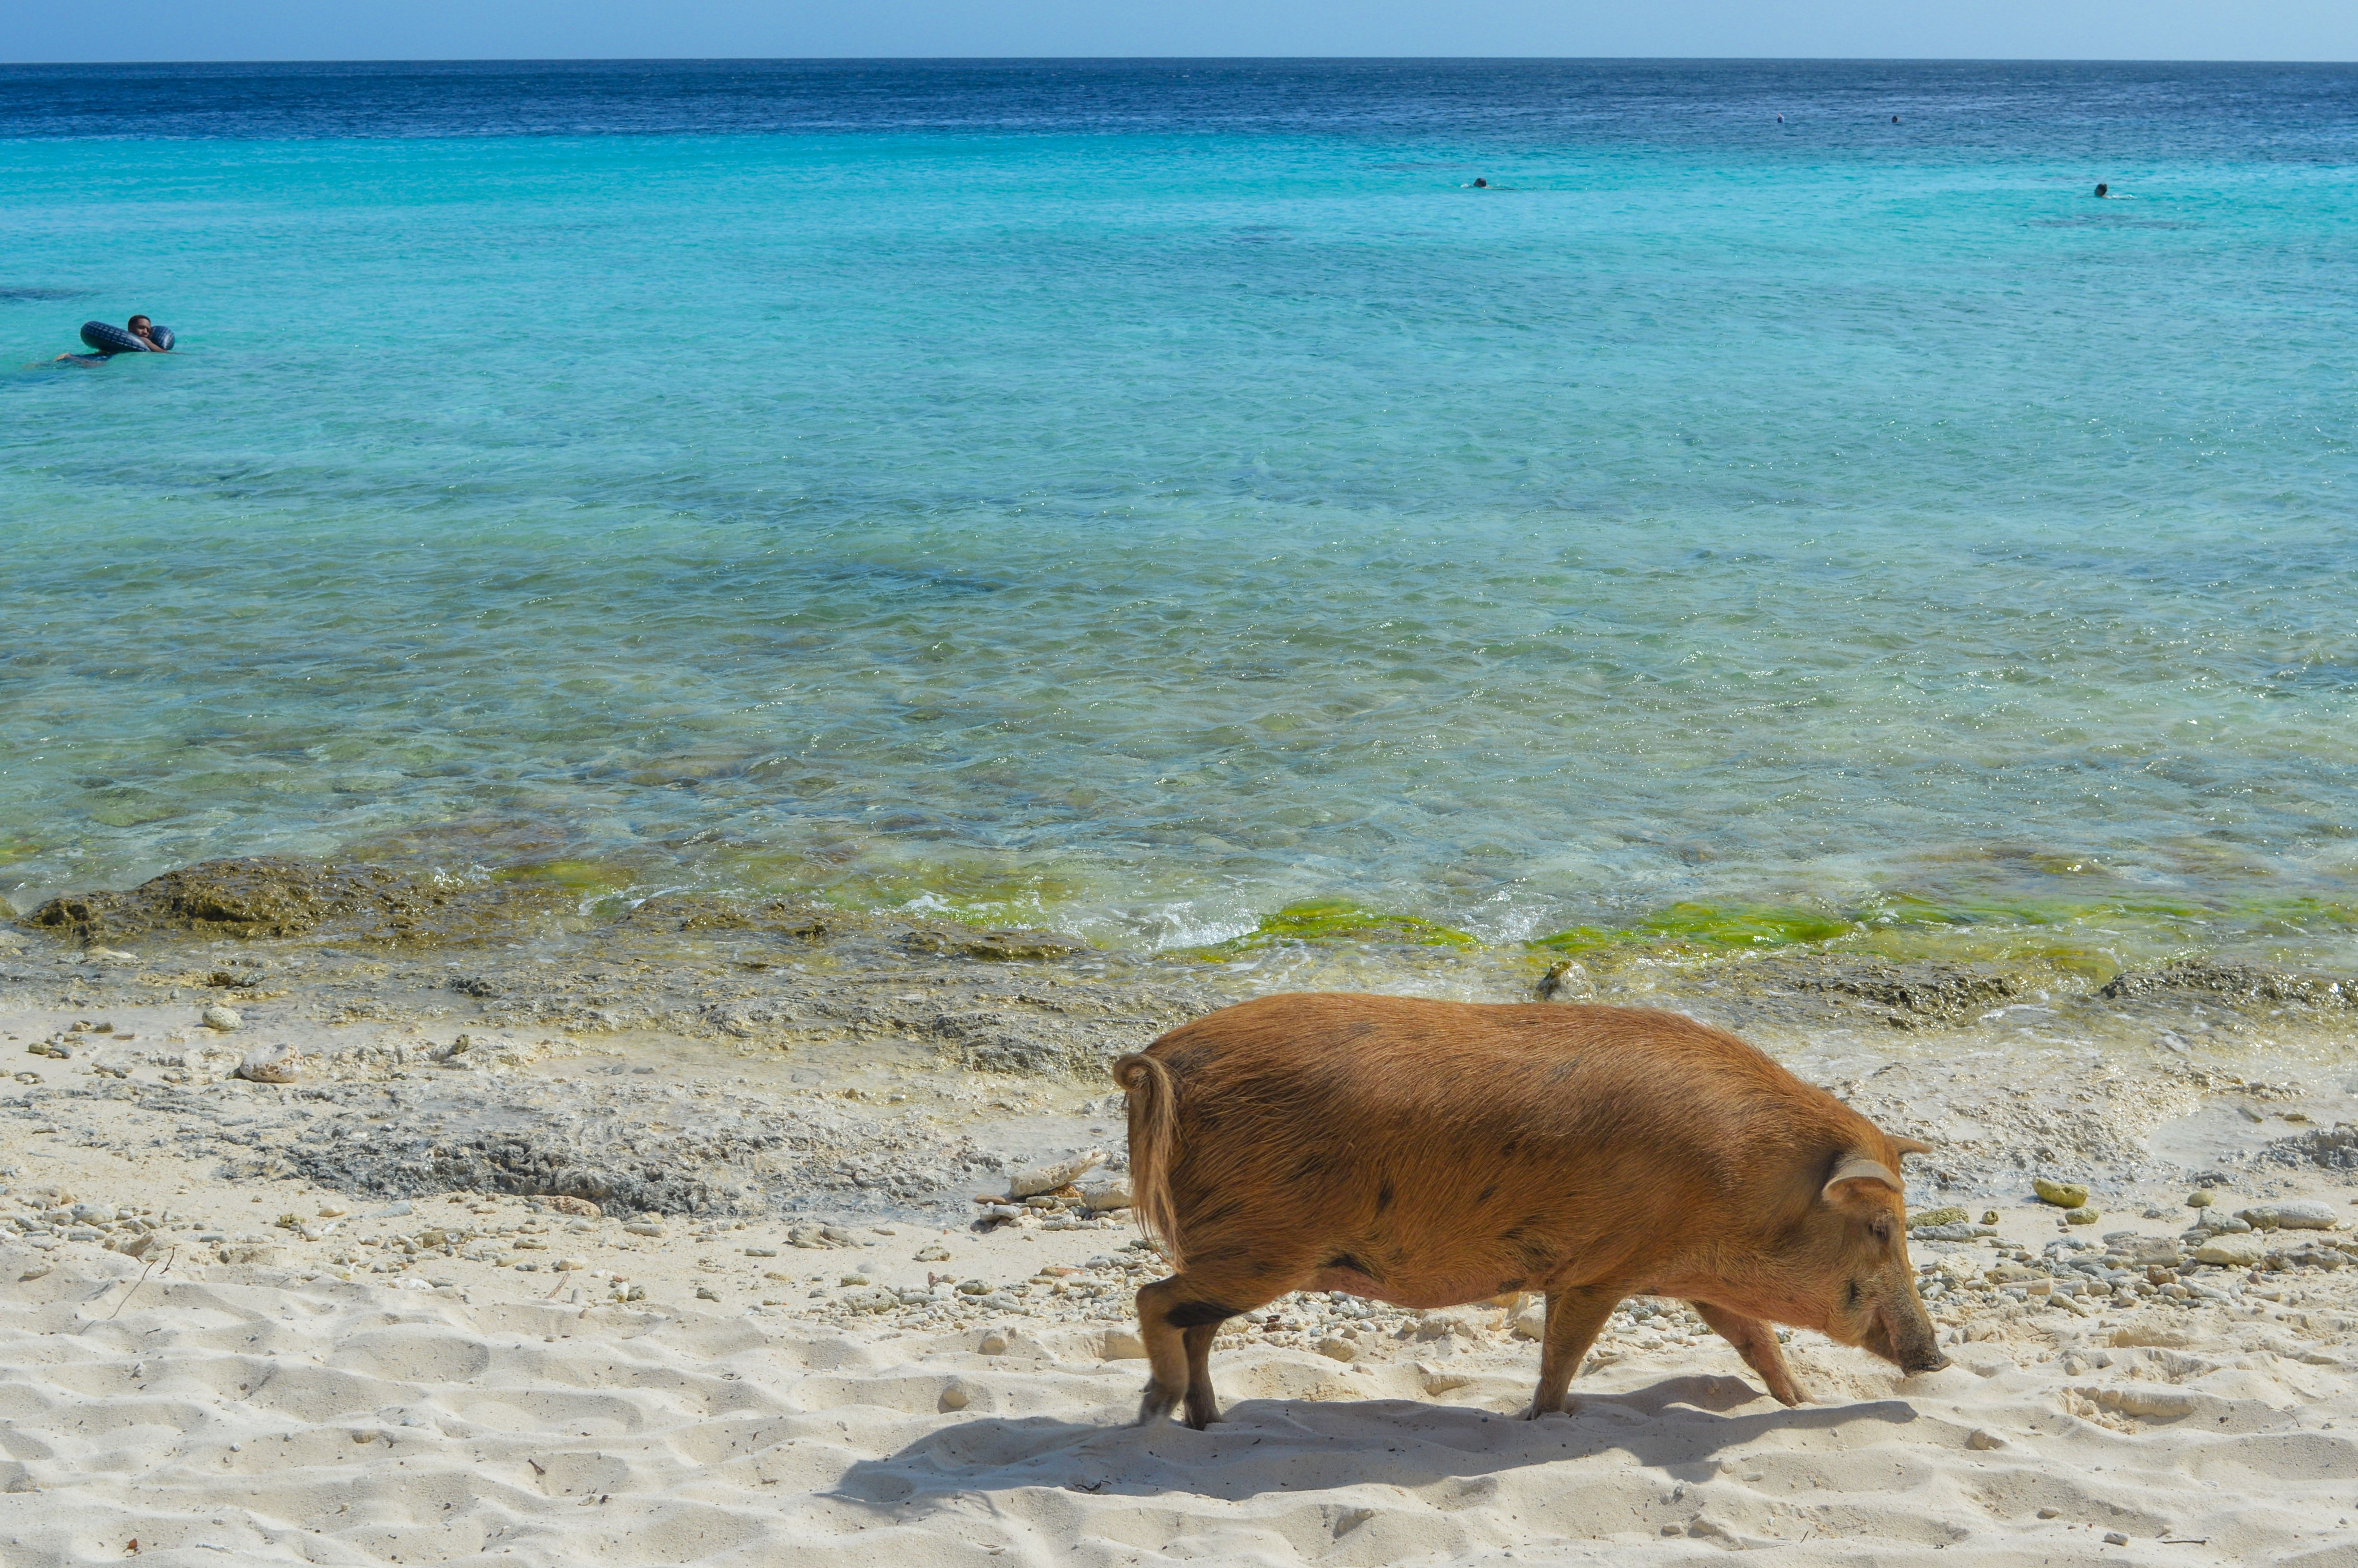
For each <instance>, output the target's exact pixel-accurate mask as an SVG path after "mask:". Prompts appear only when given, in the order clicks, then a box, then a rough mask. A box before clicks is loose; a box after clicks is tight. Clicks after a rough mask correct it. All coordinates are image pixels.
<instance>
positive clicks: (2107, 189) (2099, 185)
mask: <svg viewBox="0 0 2358 1568" xmlns="http://www.w3.org/2000/svg"><path fill="white" fill-rule="evenodd" d="M2112 193H2113V188H2112V187H2111V186H2109V185H2106V184H2104V182H2103V181H2102V180H2099V181H2097V182H2096V194H2097V195H2099V196H2109V195H2111V194H2112Z"/></svg>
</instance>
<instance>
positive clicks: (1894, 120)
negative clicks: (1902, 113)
mask: <svg viewBox="0 0 2358 1568" xmlns="http://www.w3.org/2000/svg"><path fill="white" fill-rule="evenodd" d="M1891 123H1892V124H1895V125H1896V124H1899V116H1898V115H1897V114H1894V115H1893V116H1891Z"/></svg>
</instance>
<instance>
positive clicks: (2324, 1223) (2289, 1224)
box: [2235, 1198, 2335, 1230]
mask: <svg viewBox="0 0 2358 1568" xmlns="http://www.w3.org/2000/svg"><path fill="white" fill-rule="evenodd" d="M2235 1217H2236V1218H2237V1219H2240V1220H2242V1221H2244V1223H2245V1224H2246V1225H2249V1226H2250V1227H2252V1228H2254V1229H2255V1230H2331V1229H2332V1228H2333V1223H2334V1219H2335V1215H2334V1212H2333V1206H2332V1205H2331V1204H2328V1203H2321V1202H2320V1201H2319V1200H2317V1199H2315V1198H2293V1199H2289V1200H2288V1201H2286V1202H2283V1203H2262V1204H2254V1205H2253V1206H2251V1207H2249V1208H2241V1209H2237V1210H2236V1211H2235Z"/></svg>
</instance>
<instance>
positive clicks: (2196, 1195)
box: [2186, 1187, 2218, 1208]
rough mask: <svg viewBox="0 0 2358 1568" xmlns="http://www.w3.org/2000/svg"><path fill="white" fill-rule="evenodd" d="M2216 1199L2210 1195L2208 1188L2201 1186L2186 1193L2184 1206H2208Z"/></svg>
mask: <svg viewBox="0 0 2358 1568" xmlns="http://www.w3.org/2000/svg"><path fill="white" fill-rule="evenodd" d="M2217 1201H2218V1200H2217V1199H2215V1198H2213V1197H2212V1195H2211V1194H2210V1192H2209V1190H2208V1189H2206V1188H2202V1187H2197V1188H2195V1189H2194V1190H2193V1191H2192V1192H2190V1193H2189V1194H2187V1195H2186V1206H2187V1207H2188V1208H2209V1207H2210V1206H2212V1204H2213V1203H2216V1202H2217Z"/></svg>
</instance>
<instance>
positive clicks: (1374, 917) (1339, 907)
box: [1205, 898, 1481, 958]
mask: <svg viewBox="0 0 2358 1568" xmlns="http://www.w3.org/2000/svg"><path fill="white" fill-rule="evenodd" d="M1281 942H1365V943H1369V944H1372V945H1375V946H1411V947H1455V948H1472V947H1477V946H1481V944H1480V943H1479V942H1477V941H1476V940H1475V938H1474V937H1472V936H1471V935H1467V934H1466V933H1465V932H1463V931H1458V930H1455V929H1453V928H1452V927H1450V926H1446V925H1438V924H1436V923H1435V922H1433V921H1430V920H1426V919H1424V918H1422V916H1419V915H1414V914H1386V913H1384V912H1382V911H1380V910H1372V909H1368V908H1365V907H1363V906H1361V905H1359V904H1357V903H1352V902H1351V901H1350V900H1348V899H1340V898H1332V899H1313V900H1310V901H1307V902H1305V903H1290V904H1287V905H1286V906H1285V907H1284V908H1283V909H1281V910H1279V911H1278V912H1277V913H1276V914H1266V915H1263V916H1262V917H1261V919H1260V924H1259V925H1255V926H1254V927H1253V928H1252V929H1251V930H1250V931H1249V932H1247V933H1245V935H1242V936H1236V937H1231V938H1229V939H1228V941H1226V942H1221V943H1217V944H1216V945H1214V946H1211V947H1208V948H1206V949H1205V952H1206V955H1207V956H1208V957H1215V958H1219V957H1232V956H1234V955H1237V954H1240V953H1250V952H1257V951H1259V950H1260V949H1261V948H1264V947H1269V946H1275V945H1276V944H1278V943H1281Z"/></svg>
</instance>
